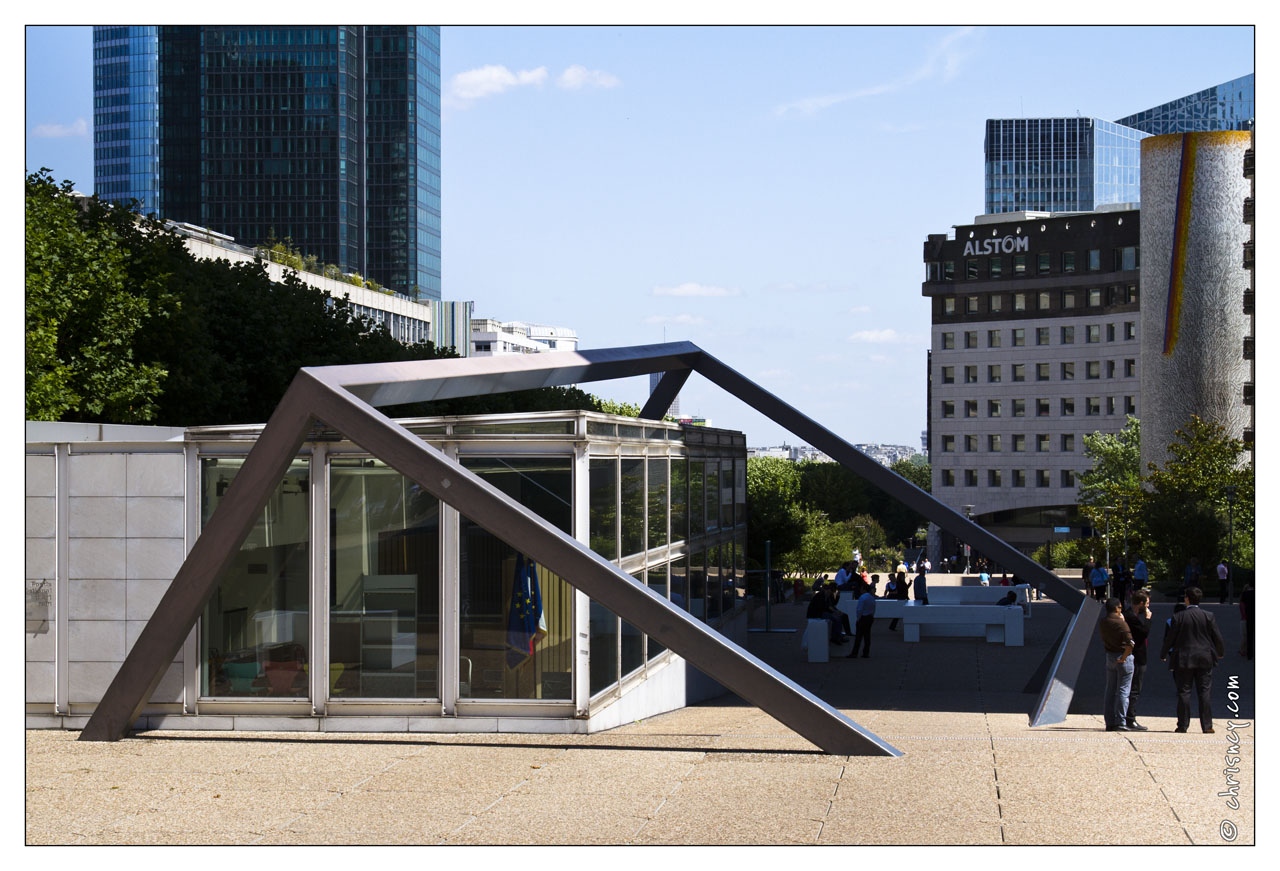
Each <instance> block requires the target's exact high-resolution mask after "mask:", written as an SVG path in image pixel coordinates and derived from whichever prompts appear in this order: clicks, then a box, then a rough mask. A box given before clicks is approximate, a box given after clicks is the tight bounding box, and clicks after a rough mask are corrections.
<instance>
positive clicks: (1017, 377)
mask: <svg viewBox="0 0 1280 871" xmlns="http://www.w3.org/2000/svg"><path fill="white" fill-rule="evenodd" d="M1010 368H1011V369H1012V370H1013V380H1014V381H1026V380H1027V365H1026V364H1025V363H1014V364H1013V365H1012V366H1011V367H1010Z"/></svg>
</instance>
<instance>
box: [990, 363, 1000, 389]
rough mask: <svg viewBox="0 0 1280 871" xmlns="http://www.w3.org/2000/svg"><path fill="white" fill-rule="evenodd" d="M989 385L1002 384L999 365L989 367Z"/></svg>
mask: <svg viewBox="0 0 1280 871" xmlns="http://www.w3.org/2000/svg"><path fill="white" fill-rule="evenodd" d="M987 383H988V384H999V383H1000V367H999V366H998V365H995V366H988V367H987Z"/></svg>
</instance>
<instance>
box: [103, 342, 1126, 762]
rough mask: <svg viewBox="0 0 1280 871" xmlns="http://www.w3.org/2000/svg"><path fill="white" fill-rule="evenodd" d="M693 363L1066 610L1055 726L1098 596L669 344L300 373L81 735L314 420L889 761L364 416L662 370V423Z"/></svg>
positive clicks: (258, 504)
mask: <svg viewBox="0 0 1280 871" xmlns="http://www.w3.org/2000/svg"><path fill="white" fill-rule="evenodd" d="M694 371H696V372H698V373H699V374H701V375H702V376H703V377H705V378H707V379H708V380H710V381H711V382H713V383H714V384H716V385H718V386H719V387H721V388H722V389H724V390H726V391H727V392H729V393H730V394H732V395H734V396H735V397H737V398H738V399H741V400H742V401H744V402H746V403H747V404H748V405H750V406H751V407H753V408H754V409H755V410H756V411H758V412H760V413H761V414H764V415H765V416H767V417H769V418H770V419H772V420H774V421H775V422H777V423H779V424H781V425H783V426H785V427H787V428H788V429H789V430H791V431H792V432H793V433H794V434H795V435H797V436H799V437H800V438H803V439H805V440H806V441H808V442H809V443H810V444H812V445H813V446H814V447H816V448H818V449H819V450H822V451H824V452H825V453H826V454H827V455H828V456H830V457H832V459H834V460H836V461H837V462H839V463H841V464H842V465H844V466H846V467H847V468H849V469H850V470H851V471H853V472H854V473H855V474H858V475H859V476H860V477H862V478H863V479H865V480H866V481H867V482H868V483H870V484H871V485H872V486H875V487H879V488H880V489H882V490H884V491H886V492H887V493H889V494H890V495H891V496H894V497H896V498H897V499H898V500H899V501H901V502H902V503H903V504H904V505H906V506H907V507H908V508H911V509H912V510H915V511H917V512H919V513H921V514H923V515H925V516H926V517H927V518H928V519H929V520H931V521H933V522H934V523H935V524H937V525H938V526H940V527H941V528H943V529H945V530H946V531H947V532H950V533H951V534H953V535H956V536H957V537H960V538H963V539H964V540H966V541H968V542H970V543H971V544H972V545H974V546H975V547H978V548H979V549H981V550H982V551H983V552H985V553H987V554H989V555H990V556H991V557H993V558H995V559H996V560H999V561H1000V562H1002V563H1004V564H1005V565H1007V566H1009V567H1010V568H1011V569H1012V570H1013V571H1015V572H1017V573H1018V574H1020V575H1022V576H1024V577H1026V578H1028V579H1029V580H1031V581H1032V582H1033V583H1038V584H1040V585H1041V586H1042V587H1044V588H1045V589H1046V590H1047V591H1048V592H1049V593H1050V594H1051V595H1052V597H1053V598H1054V599H1055V600H1056V601H1057V602H1058V603H1059V604H1061V605H1063V606H1064V607H1066V608H1068V609H1069V610H1071V611H1073V612H1074V613H1075V615H1076V617H1075V619H1074V620H1073V621H1072V623H1071V625H1070V626H1069V628H1068V631H1067V632H1065V633H1064V636H1063V639H1062V641H1061V643H1060V644H1059V646H1058V648H1057V650H1056V651H1054V652H1053V655H1054V661H1053V662H1052V663H1051V664H1050V667H1049V669H1048V673H1047V677H1046V682H1045V686H1044V688H1043V690H1042V692H1041V694H1040V698H1039V702H1038V704H1037V705H1036V707H1035V709H1034V710H1033V712H1032V715H1031V722H1032V725H1039V724H1042V723H1047V722H1060V721H1061V720H1062V719H1065V716H1066V711H1067V706H1068V705H1069V704H1070V701H1071V696H1072V695H1073V693H1074V684H1075V680H1076V678H1077V676H1078V674H1079V670H1080V665H1081V663H1082V661H1083V657H1084V648H1085V646H1086V644H1087V640H1088V635H1089V634H1090V633H1091V632H1092V627H1093V625H1094V623H1095V622H1096V617H1097V616H1098V611H1099V610H1100V607H1101V606H1100V605H1098V603H1097V602H1095V601H1093V600H1092V599H1091V598H1088V597H1085V596H1084V595H1083V594H1082V593H1081V592H1080V591H1079V590H1076V589H1075V588H1074V587H1072V586H1071V585H1070V584H1068V583H1066V582H1065V581H1063V580H1061V579H1060V578H1058V577H1057V576H1056V575H1054V574H1052V573H1051V572H1049V571H1047V570H1046V569H1044V568H1043V567H1042V566H1040V565H1038V564H1037V563H1035V562H1033V561H1032V560H1031V559H1030V558H1029V557H1027V556H1026V555H1025V554H1023V553H1021V552H1020V551H1018V550H1017V549H1015V548H1013V547H1011V546H1010V545H1008V544H1007V543H1005V542H1004V541H1003V540H1001V539H999V538H997V537H996V536H994V535H992V534H991V533H990V532H988V531H987V530H985V529H983V528H982V527H981V526H979V525H977V524H975V523H973V522H972V521H970V520H967V519H966V518H965V517H964V516H963V515H961V514H960V513H958V512H957V511H955V510H954V509H952V508H951V507H949V506H947V505H946V504H944V503H943V502H941V501H940V500H938V499H936V498H934V497H933V496H931V495H929V494H928V493H926V492H924V491H923V490H921V489H919V488H918V487H916V486H914V485H913V484H911V483H910V482H908V481H906V479H904V478H902V477H901V476H900V475H898V474H896V473H895V472H892V471H891V470H889V469H888V468H886V467H884V466H882V465H880V464H879V463H878V462H876V461H875V460H873V459H871V458H870V457H868V456H866V455H865V454H863V453H862V452H861V451H859V450H857V449H856V448H854V447H853V446H852V445H851V444H850V443H849V442H847V441H845V440H843V439H841V438H840V437H839V436H837V435H836V434H835V433H833V432H831V431H830V430H828V429H826V428H825V427H823V426H821V425H820V424H818V423H817V422H816V421H814V420H813V419H811V418H809V417H807V416H806V415H804V414H802V413H801V412H799V411H798V410H796V409H795V408H793V407H792V406H790V405H787V404H786V403H785V402H783V401H782V400H781V399H779V398H778V397H776V396H774V395H773V394H772V393H769V392H768V391H766V390H764V389H763V388H761V387H760V386H758V385H757V384H755V383H754V382H752V381H750V380H748V379H746V378H745V377H743V376H742V375H740V374H739V373H738V372H736V371H734V370H733V369H731V368H729V367H728V366H726V365H725V364H723V363H722V362H720V361H719V360H717V359H716V358H715V357H712V356H711V355H710V354H708V353H706V352H705V351H703V350H702V349H701V348H699V347H698V346H696V345H694V344H692V343H690V342H675V343H670V344H661V345H642V346H635V347H627V348H609V349H601V350H592V351H566V352H559V353H555V354H536V355H519V356H518V357H514V358H512V357H480V358H457V359H444V360H423V361H411V362H402V363H373V364H356V365H348V366H327V367H319V368H303V369H300V370H299V372H298V374H297V375H296V376H295V377H294V380H293V382H292V383H291V384H290V386H289V388H288V390H286V391H285V394H284V396H283V397H282V398H281V400H280V402H279V404H278V405H277V406H276V409H275V411H274V412H273V413H272V415H271V419H270V420H269V421H268V422H267V425H266V427H265V428H264V429H263V431H262V434H261V436H260V437H259V438H258V440H257V442H256V444H254V446H253V448H252V450H251V451H250V452H249V455H248V457H247V458H246V460H245V465H244V467H243V468H242V469H241V472H240V474H238V475H237V476H236V478H235V480H234V481H233V482H232V484H231V487H230V488H229V489H228V491H227V494H226V496H225V497H224V499H223V500H222V501H221V502H220V504H219V506H218V508H217V510H216V511H215V512H214V515H213V517H212V518H210V521H209V523H208V524H206V526H205V528H204V530H203V532H202V534H201V536H200V537H199V539H197V540H196V541H195V543H194V545H193V546H192V548H191V550H190V552H189V554H188V556H187V559H186V561H185V562H184V563H183V565H182V567H181V568H180V569H179V570H178V573H177V575H176V576H175V577H174V580H173V583H172V584H170V586H169V589H168V590H167V591H166V593H165V595H164V596H163V597H162V599H161V600H160V603H159V604H158V605H157V607H156V610H155V612H154V613H153V615H152V617H151V619H150V620H149V621H148V622H147V625H146V627H145V628H144V629H143V631H142V633H141V634H140V635H139V637H138V639H137V641H136V642H135V643H134V645H133V647H132V649H131V650H130V651H129V654H128V656H127V657H126V659H125V662H124V663H123V665H122V666H121V668H120V669H119V671H118V672H117V673H116V676H115V678H114V679H113V680H112V682H111V685H110V686H109V687H108V688H107V691H106V693H105V694H104V695H103V697H102V701H101V702H100V703H99V704H98V705H97V708H96V709H95V711H94V713H93V715H92V717H90V719H89V722H88V723H87V724H86V726H85V728H84V729H83V730H82V732H81V734H80V740H82V741H85V740H88V741H112V740H119V739H120V738H122V737H124V736H125V735H126V734H127V733H128V731H129V729H130V728H131V727H132V726H133V724H134V722H135V721H136V720H137V718H138V716H139V715H140V714H141V712H142V709H143V707H144V705H145V704H146V700H147V699H149V698H150V696H151V693H152V691H153V690H154V689H155V687H156V685H157V684H158V683H159V681H160V679H161V677H162V676H163V673H164V670H165V667H166V665H167V664H168V663H169V662H170V661H172V659H173V657H174V655H175V654H176V653H177V652H178V650H179V649H180V648H181V646H182V644H183V642H184V640H185V639H186V637H187V635H188V633H189V632H190V631H191V628H192V627H193V626H194V625H195V624H196V621H197V619H198V618H199V615H200V613H201V612H202V611H203V608H204V605H205V603H206V602H207V600H208V598H209V597H210V595H212V593H213V591H214V590H215V589H216V587H217V583H218V579H219V576H220V575H221V573H222V571H223V570H224V569H225V567H226V566H227V565H228V564H229V563H230V562H231V560H232V559H233V557H234V555H235V553H236V552H237V551H238V549H239V547H240V544H241V542H242V541H243V539H244V537H245V536H246V535H247V534H248V532H249V530H250V528H251V527H252V525H253V522H254V519H255V517H256V516H257V513H258V512H259V511H261V510H262V507H263V506H264V505H265V504H266V501H267V499H268V498H269V496H270V494H271V491H272V489H273V488H274V486H275V483H276V482H277V481H278V480H279V477H280V474H281V473H283V471H284V470H285V469H286V468H287V467H288V464H289V463H290V461H292V459H293V458H294V456H295V455H296V454H297V453H298V450H299V448H301V447H302V445H303V443H304V442H305V441H307V440H308V437H309V435H310V434H311V432H312V428H313V424H314V423H315V422H317V421H322V422H323V423H324V425H326V426H328V427H330V428H332V429H336V430H337V431H339V432H341V433H342V434H343V435H345V436H346V437H347V438H348V439H350V440H351V441H353V442H355V443H356V444H359V445H360V446H361V447H363V448H364V449H365V450H367V451H368V452H369V453H370V454H372V455H373V456H375V457H377V458H379V459H381V460H383V462H386V463H387V464H388V465H390V466H392V467H394V468H396V469H397V470H398V471H400V472H401V473H402V474H404V475H406V476H408V477H409V478H411V479H413V480H414V481H416V482H418V484H420V485H421V486H422V487H423V488H424V489H426V490H427V491H428V492H430V493H432V494H433V495H434V496H436V498H438V499H440V500H441V501H442V502H444V503H446V504H448V505H450V506H452V507H453V508H455V509H457V510H458V511H462V512H465V513H466V514H467V516H468V517H470V518H471V519H472V520H473V521H474V522H476V523H478V524H479V525H480V526H482V527H484V528H485V529H488V530H490V531H491V532H493V533H494V534H496V535H499V536H501V537H502V538H503V539H504V540H506V541H507V542H509V543H510V544H511V545H512V546H514V547H517V548H519V549H520V550H521V551H523V552H525V553H527V554H529V555H530V556H532V557H533V558H534V559H536V560H538V561H539V562H541V563H542V564H544V565H546V566H547V567H548V568H550V569H551V570H552V571H555V572H556V573H557V574H559V575H560V576H561V577H564V578H566V579H572V580H571V583H572V585H573V586H574V587H577V588H578V589H580V590H582V591H583V592H584V593H585V594H586V595H587V596H589V597H591V598H593V599H597V600H598V601H600V602H601V603H602V604H603V605H605V606H606V607H608V608H609V609H610V610H612V611H614V612H615V613H617V614H618V615H619V616H624V617H625V619H627V620H628V621H629V622H631V623H632V624H633V625H635V626H636V628H638V629H639V630H640V631H641V632H643V633H645V634H648V635H652V636H654V637H655V638H657V639H658V640H659V641H660V642H661V643H662V644H663V645H664V646H665V647H667V648H668V649H670V650H672V651H673V652H674V653H676V654H677V655H679V656H682V657H684V658H685V659H686V660H687V661H688V662H689V663H690V664H692V665H693V666H695V667H697V668H699V669H700V670H702V671H703V672H705V673H706V674H707V675H708V676H710V677H711V678H713V679H714V680H716V681H718V682H719V683H721V684H722V685H723V686H725V687H726V688H727V689H729V690H730V691H732V692H736V693H737V694H738V695H740V696H741V697H742V698H744V699H745V700H746V701H748V702H750V703H752V704H755V705H757V706H759V707H760V708H761V709H763V710H764V711H765V712H767V713H769V714H770V715H772V716H774V717H775V718H777V719H778V720H779V721H780V722H782V723H783V724H785V725H787V726H789V727H791V728H792V729H794V730H795V731H796V732H798V733H799V734H800V735H802V736H803V737H805V738H807V739H808V740H810V741H812V742H813V743H814V744H816V745H817V746H818V747H820V748H822V749H823V750H824V751H826V752H827V753H832V754H848V755H888V756H899V755H901V751H899V750H897V749H895V748H894V747H892V746H890V745H889V744H888V743H886V742H885V741H883V740H882V739H880V738H879V737H877V736H876V735H874V734H872V733H871V732H870V731H868V730H866V729H865V728H863V727H861V726H859V725H858V724H857V723H854V722H853V721H852V720H850V719H849V718H848V717H846V716H845V715H844V714H842V713H840V712H839V711H838V710H836V709H835V708H833V707H831V706H830V705H828V704H827V703H826V702H823V701H822V700H821V699H819V698H817V697H816V696H814V695H813V694H812V693H810V692H808V691H807V690H805V689H804V688H803V687H801V686H799V685H798V684H796V683H795V682H794V681H792V680H790V679H789V678H787V677H785V676H784V675H782V674H781V673H779V672H778V671H776V670H775V669H773V668H771V667H770V666H768V665H767V664H766V663H764V662H763V661H761V660H759V659H758V658H756V657H755V656H753V655H751V654H750V653H748V652H747V651H746V650H743V649H742V648H741V647H739V646H738V645H736V644H734V643H733V642H731V641H730V640H728V639H727V638H725V637H724V636H722V635H720V634H719V633H718V632H716V631H715V630H714V629H711V628H709V627H707V626H705V625H703V624H702V623H701V622H700V621H698V620H697V619H696V618H693V617H691V616H690V615H688V614H686V613H684V612H682V611H680V610H679V609H678V608H676V607H674V606H673V605H672V604H671V602H670V600H669V599H663V598H662V597H660V596H658V595H657V594H655V593H654V592H653V591H652V590H650V589H649V588H648V586H647V585H646V584H644V583H637V582H636V581H635V580H634V579H632V578H631V577H630V576H629V575H627V574H625V573H623V572H622V571H621V570H620V569H619V568H618V567H617V566H615V565H614V564H613V563H610V562H608V561H606V560H604V559H603V558H602V557H600V556H599V555H597V554H595V553H594V552H593V551H591V550H590V549H589V548H588V547H586V546H585V545H583V544H582V543H581V542H579V541H577V540H575V539H574V538H573V537H572V536H570V535H568V534H566V533H564V532H562V531H561V530H559V529H558V528H556V527H554V526H552V525H551V524H549V523H547V522H546V521H544V520H542V519H541V518H540V517H538V516H537V515H535V514H533V513H532V512H530V511H528V510H527V509H525V508H523V507H522V506H520V505H519V504H518V503H517V502H515V501H514V500H512V499H511V498H510V497H508V496H506V494H504V493H502V492H501V491H499V490H497V489H496V488H494V487H493V486H492V485H490V484H488V483H487V482H486V481H484V480H483V479H481V478H480V477H479V476H477V475H475V474H473V473H471V472H469V471H468V470H467V469H465V468H463V467H462V466H461V464H459V463H456V462H454V461H452V460H450V459H449V457H448V456H446V455H445V454H444V453H442V452H441V451H440V450H439V449H437V448H434V447H432V446H431V445H430V444H428V443H426V442H425V441H423V440H422V439H420V438H419V437H417V436H415V435H413V434H412V433H410V432H409V431H408V430H407V429H405V428H404V427H401V426H399V425H398V424H396V423H394V422H393V421H392V420H390V419H389V418H387V417H386V416H385V415H383V414H381V413H380V412H379V411H377V408H378V407H381V406H387V405H400V404H405V403H412V402H422V401H430V400H439V399H450V398H458V397H463V396H474V395H479V394H488V393H501V392H508V391H515V390H525V389H531V388H538V387H547V386H559V385H567V384H577V383H582V382H587V381H603V380H613V379H616V378H626V377H632V376H642V375H649V374H652V373H655V372H662V373H664V374H663V377H662V379H661V380H660V381H659V384H658V387H657V388H656V389H655V390H654V392H653V394H652V395H651V396H650V399H649V401H648V402H647V403H646V404H645V407H644V409H642V411H641V416H642V417H644V418H646V419H661V417H662V413H664V412H665V411H666V409H667V408H668V407H669V406H670V401H671V399H673V398H674V396H675V394H676V392H678V390H679V387H680V386H682V385H683V383H684V381H685V380H686V379H687V378H688V377H689V374H690V373H691V372H694Z"/></svg>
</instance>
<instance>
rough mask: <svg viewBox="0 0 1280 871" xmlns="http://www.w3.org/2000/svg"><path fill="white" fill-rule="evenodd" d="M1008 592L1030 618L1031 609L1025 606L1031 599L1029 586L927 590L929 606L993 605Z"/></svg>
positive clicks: (938, 588)
mask: <svg viewBox="0 0 1280 871" xmlns="http://www.w3.org/2000/svg"><path fill="white" fill-rule="evenodd" d="M1010 592H1012V593H1014V594H1015V595H1016V596H1017V597H1018V599H1017V603H1018V604H1019V605H1020V606H1022V613H1023V615H1024V616H1026V617H1030V616H1031V614H1030V611H1031V608H1030V606H1029V605H1028V604H1027V602H1028V600H1029V599H1030V598H1031V586H1030V585H1029V584H1018V585H1017V586H1016V587H931V588H930V589H929V604H930V605H994V604H995V603H996V602H998V601H1000V600H1001V599H1003V598H1004V597H1005V596H1007V595H1008V594H1009V593H1010Z"/></svg>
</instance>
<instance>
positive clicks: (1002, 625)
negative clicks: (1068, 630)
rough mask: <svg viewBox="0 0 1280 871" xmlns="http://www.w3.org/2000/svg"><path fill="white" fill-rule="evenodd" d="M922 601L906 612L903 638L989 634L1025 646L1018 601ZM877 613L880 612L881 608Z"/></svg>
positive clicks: (990, 638) (1008, 644)
mask: <svg viewBox="0 0 1280 871" xmlns="http://www.w3.org/2000/svg"><path fill="white" fill-rule="evenodd" d="M930 600H931V603H930V604H929V605H918V604H917V603H915V602H911V604H910V606H909V607H908V608H906V609H905V610H904V612H903V617H902V640H903V641H906V642H916V641H919V640H920V638H921V636H922V635H923V636H926V637H928V636H942V637H951V638H956V637H960V638H969V637H978V638H986V639H987V641H989V642H991V643H1003V644H1004V645H1005V647H1022V645H1023V626H1022V621H1023V619H1024V618H1023V614H1022V608H1020V607H1019V606H1017V605H936V604H932V592H931V593H930ZM876 616H877V617H879V616H880V612H879V609H877V610H876Z"/></svg>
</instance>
